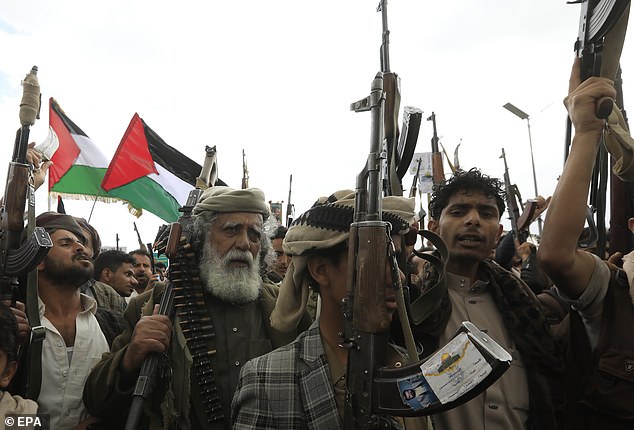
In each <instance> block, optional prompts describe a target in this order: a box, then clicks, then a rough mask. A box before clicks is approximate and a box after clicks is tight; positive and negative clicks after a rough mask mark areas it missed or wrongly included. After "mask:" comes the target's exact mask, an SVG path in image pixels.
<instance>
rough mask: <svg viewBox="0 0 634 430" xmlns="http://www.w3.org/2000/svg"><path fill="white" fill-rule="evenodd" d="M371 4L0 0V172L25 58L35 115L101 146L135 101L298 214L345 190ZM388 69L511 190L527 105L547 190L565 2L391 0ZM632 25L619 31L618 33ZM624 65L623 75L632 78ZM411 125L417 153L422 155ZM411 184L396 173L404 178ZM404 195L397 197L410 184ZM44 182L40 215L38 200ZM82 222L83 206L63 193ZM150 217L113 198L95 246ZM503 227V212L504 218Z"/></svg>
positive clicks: (97, 214) (354, 162) (44, 126)
mask: <svg viewBox="0 0 634 430" xmlns="http://www.w3.org/2000/svg"><path fill="white" fill-rule="evenodd" d="M377 4H378V1H376V0H344V1H339V2H322V1H312V2H308V1H297V0H294V1H291V0H279V1H275V0H273V1H262V0H243V1H217V0H211V1H191V0H190V1H187V0H182V1H180V2H173V1H170V2H167V1H161V0H158V1H157V0H154V1H139V0H137V1H125V2H124V1H120V0H111V1H108V2H91V1H85V0H84V1H79V0H78V1H71V0H56V1H34V0H3V1H2V3H1V4H0V139H1V140H2V141H3V142H5V148H6V150H4V151H2V153H1V154H0V178H3V177H5V176H6V173H5V172H6V168H5V167H3V166H7V165H8V162H9V159H10V155H11V149H10V148H12V146H13V141H14V136H15V130H16V129H17V128H18V126H19V120H18V112H19V102H20V98H21V94H22V88H21V86H20V81H21V80H22V79H23V78H24V75H25V74H26V73H27V72H28V71H29V70H30V68H31V66H33V65H37V66H38V67H39V74H38V76H39V81H40V86H41V90H42V99H43V100H44V101H45V104H44V106H43V108H42V115H41V119H40V120H39V121H38V122H36V124H35V125H34V126H33V127H32V128H31V138H32V140H34V141H36V142H41V141H42V140H43V139H44V138H45V137H46V134H47V130H48V98H49V97H54V98H56V99H57V101H58V102H59V103H60V105H61V107H62V108H63V109H64V110H65V112H66V114H67V115H68V116H69V117H70V118H71V119H72V120H73V121H74V122H75V123H76V124H77V125H78V126H79V127H80V128H82V129H83V131H84V132H85V133H86V134H88V136H90V138H91V139H92V140H93V142H95V143H96V144H98V145H99V146H101V148H102V149H103V152H104V153H105V154H106V155H107V156H108V157H111V156H112V154H114V151H115V149H116V147H117V145H118V144H119V142H120V139H121V137H122V135H123V133H124V131H125V129H126V127H127V125H128V123H129V121H130V119H131V118H132V116H133V115H134V113H135V112H138V114H139V115H140V116H141V117H142V118H143V119H144V120H145V121H146V123H147V124H148V125H149V126H150V127H152V129H154V131H156V132H157V133H158V134H159V135H160V136H161V137H162V138H163V139H164V140H165V141H166V142H167V143H168V144H169V145H171V146H173V147H175V148H177V149H178V150H179V151H181V152H183V153H184V154H186V155H188V156H189V157H190V158H192V159H193V160H195V161H196V162H198V163H201V162H202V159H203V157H204V148H205V145H210V146H213V145H215V146H216V147H217V151H218V167H219V175H220V178H221V179H223V180H224V181H225V182H227V183H228V184H229V185H230V186H233V187H236V188H239V187H240V184H241V177H242V150H243V149H244V150H245V152H246V156H247V164H248V169H249V174H250V185H251V186H253V187H259V188H261V189H262V190H264V192H265V194H266V197H267V200H272V201H284V207H286V201H287V199H288V185H289V175H291V174H292V175H293V189H292V202H293V203H294V204H295V208H296V213H297V214H300V213H301V212H303V211H304V210H306V209H307V208H308V207H310V205H311V204H312V202H313V201H315V200H316V198H317V197H319V196H321V195H328V194H331V193H332V192H334V191H335V190H338V189H342V188H354V184H355V178H356V175H357V173H358V172H359V171H360V170H361V168H362V167H363V165H364V163H365V160H366V157H367V154H368V151H369V148H370V146H369V133H370V114H369V113H354V112H350V111H349V105H350V103H351V102H353V101H356V100H359V99H361V98H364V97H365V96H367V95H368V94H369V91H370V84H371V81H372V79H373V77H374V75H375V74H376V72H377V71H378V70H379V67H380V63H379V46H380V42H381V15H380V13H377V12H376V6H377ZM388 9H389V27H390V30H391V38H390V42H391V44H390V54H391V57H390V60H391V66H392V67H391V68H392V70H393V71H395V72H396V73H398V74H399V76H400V78H401V90H402V101H401V110H402V107H403V106H408V105H409V106H415V107H417V108H419V109H422V110H423V111H424V114H423V115H424V119H425V118H427V116H429V115H430V114H431V112H432V111H434V112H435V113H436V117H437V126H438V133H439V135H440V137H441V143H443V145H444V146H445V147H446V149H447V151H448V152H449V153H450V154H453V150H454V148H455V147H456V145H458V143H459V142H460V141H462V145H461V147H460V163H461V166H462V167H463V168H470V167H473V166H478V167H480V168H482V169H483V170H484V171H485V172H486V173H488V174H490V175H492V176H498V177H500V178H501V177H502V174H503V171H504V170H503V167H504V166H503V163H502V160H500V159H499V156H500V154H501V149H502V148H503V147H504V148H505V150H506V154H507V159H508V164H509V169H510V176H511V179H512V181H513V182H515V183H516V184H517V185H518V187H519V189H520V191H521V193H522V196H523V197H524V199H526V198H530V197H533V195H534V186H533V176H532V169H531V162H530V147H529V141H528V130H527V123H526V121H522V120H520V119H519V118H517V117H515V116H513V115H512V114H511V113H509V112H508V111H506V110H505V109H503V108H502V105H504V104H505V103H507V102H511V103H513V104H514V105H516V106H517V107H519V108H520V109H522V110H523V111H525V112H526V113H528V114H529V115H530V124H531V132H532V142H533V153H534V157H535V163H536V171H537V178H538V184H537V185H538V191H539V193H540V194H542V195H550V194H552V192H553V191H554V188H555V185H556V180H557V177H558V176H559V174H560V172H561V169H562V166H563V153H564V132H565V119H566V113H565V110H564V108H563V104H562V99H563V97H564V96H565V94H566V93H567V87H568V77H569V72H570V67H571V64H572V59H573V56H574V52H573V45H574V41H575V39H576V37H577V28H578V24H579V10H580V6H579V5H567V4H566V2H565V1H564V0H531V1H528V0H477V1H476V0H463V1H459V2H448V1H446V2H432V1H423V0H391V1H390V2H389V4H388ZM632 37H634V36H631V35H630V37H629V38H628V39H630V40H631V39H632ZM628 39H626V42H625V47H624V53H623V56H622V61H621V65H622V69H623V86H624V94H625V105H626V108H627V105H628V102H629V101H630V100H632V98H631V97H630V96H629V94H631V93H632V91H628V90H629V88H631V86H630V83H631V82H632V81H633V80H634V75H631V74H630V71H631V70H634V58H633V55H632V54H631V48H630V45H631V43H630V42H629V41H628ZM630 76H633V77H632V78H630ZM431 136H432V127H431V123H430V122H428V121H425V120H423V124H422V126H421V131H420V136H419V140H418V146H417V149H416V151H417V152H425V151H430V138H431ZM411 182H412V177H411V176H406V177H405V179H404V185H405V187H406V189H407V190H408V189H409V187H410V185H411ZM407 190H406V192H407ZM46 197H47V196H46V187H42V189H41V190H39V191H38V193H37V211H38V212H41V211H44V210H46V209H47V199H46ZM66 208H67V211H68V212H69V213H71V214H73V215H77V216H83V217H88V216H89V214H90V211H91V208H92V203H91V202H86V201H79V202H71V201H69V200H66ZM133 221H136V223H137V226H138V227H139V231H140V233H141V235H142V238H143V241H144V242H149V241H152V240H153V239H154V236H155V234H156V231H157V228H158V226H159V225H160V224H163V222H162V221H161V220H160V219H158V218H157V217H155V216H153V215H152V214H149V213H145V214H144V215H142V216H141V218H139V219H136V218H134V217H133V216H132V215H129V214H128V212H127V209H126V208H125V207H124V206H123V205H121V204H110V205H106V204H101V203H98V204H97V205H96V207H95V211H94V214H93V216H92V219H91V223H92V224H93V225H94V226H95V227H96V228H97V229H98V230H99V232H100V233H101V236H102V242H103V243H104V244H106V245H114V244H115V234H117V233H118V234H119V237H120V239H121V241H120V245H121V246H125V247H127V248H128V249H132V248H136V247H137V246H138V245H137V239H136V235H135V233H134V229H133V226H132V222H133ZM506 222H507V221H506V220H505V223H506Z"/></svg>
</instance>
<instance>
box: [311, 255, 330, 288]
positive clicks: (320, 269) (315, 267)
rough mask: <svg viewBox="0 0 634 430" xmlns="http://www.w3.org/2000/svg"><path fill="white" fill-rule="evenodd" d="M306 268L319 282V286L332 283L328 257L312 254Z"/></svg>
mask: <svg viewBox="0 0 634 430" xmlns="http://www.w3.org/2000/svg"><path fill="white" fill-rule="evenodd" d="M306 270H308V273H309V274H310V276H311V277H312V278H313V279H314V280H315V282H317V283H318V284H319V288H320V289H321V288H323V287H325V286H328V285H330V276H329V274H328V265H327V264H326V259H325V258H324V257H322V256H320V255H311V256H310V257H308V261H307V262H306Z"/></svg>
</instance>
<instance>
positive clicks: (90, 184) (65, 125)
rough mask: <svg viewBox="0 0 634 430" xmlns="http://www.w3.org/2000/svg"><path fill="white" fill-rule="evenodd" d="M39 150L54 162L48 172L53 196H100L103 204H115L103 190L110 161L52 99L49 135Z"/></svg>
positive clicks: (73, 197)
mask: <svg viewBox="0 0 634 430" xmlns="http://www.w3.org/2000/svg"><path fill="white" fill-rule="evenodd" d="M37 149H38V150H39V151H40V152H41V153H42V154H44V156H45V157H46V158H48V159H50V160H51V161H52V162H53V165H52V166H51V167H50V168H49V169H48V189H49V192H50V193H51V194H53V195H58V196H59V195H63V196H64V197H67V198H71V199H83V198H86V196H97V198H98V199H100V200H102V201H112V199H111V198H109V197H108V196H107V195H106V192H105V191H104V190H103V189H102V188H101V181H102V180H103V176H104V174H105V173H106V168H107V167H108V159H107V158H106V156H105V155H104V154H103V153H102V152H101V150H100V149H99V148H98V147H97V146H96V145H95V144H94V143H93V142H92V141H91V140H90V138H89V137H88V135H86V133H84V132H83V131H82V130H81V129H80V128H79V127H78V126H77V124H75V123H74V122H73V121H71V119H70V118H68V117H67V116H66V114H65V113H64V111H62V109H61V108H60V107H59V104H58V103H57V101H55V99H54V98H52V97H51V98H50V100H49V134H48V137H47V138H46V140H45V141H44V142H43V143H42V144H40V145H38V147H37ZM93 198H94V197H90V199H93Z"/></svg>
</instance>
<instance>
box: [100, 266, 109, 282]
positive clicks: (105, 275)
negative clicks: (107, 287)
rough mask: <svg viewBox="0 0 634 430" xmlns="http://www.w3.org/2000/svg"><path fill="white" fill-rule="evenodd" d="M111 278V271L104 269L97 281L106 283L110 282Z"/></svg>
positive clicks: (107, 268)
mask: <svg viewBox="0 0 634 430" xmlns="http://www.w3.org/2000/svg"><path fill="white" fill-rule="evenodd" d="M111 277H112V270H110V268H109V267H105V268H104V269H103V270H102V271H101V274H100V275H99V278H98V279H99V280H100V281H101V282H108V281H110V278H111Z"/></svg>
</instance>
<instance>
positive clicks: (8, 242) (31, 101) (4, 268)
mask: <svg viewBox="0 0 634 430" xmlns="http://www.w3.org/2000/svg"><path fill="white" fill-rule="evenodd" d="M22 86H23V88H24V90H23V95H22V101H21V102H20V124H21V126H20V128H19V129H18V131H17V133H16V138H15V144H14V146H13V156H12V158H11V163H10V164H9V170H8V173H7V182H6V187H5V192H4V198H3V200H2V207H1V208H0V295H1V296H2V297H1V298H2V300H11V302H12V303H14V302H15V299H16V298H17V293H18V287H19V285H18V276H20V275H24V274H26V273H28V272H30V271H31V270H33V269H34V268H35V267H36V266H37V265H38V264H39V263H40V261H41V260H42V259H43V258H44V256H45V255H46V253H47V252H48V250H49V249H50V248H51V247H52V246H53V244H52V242H51V238H50V237H49V235H48V233H46V231H45V230H44V229H43V228H41V227H34V226H35V219H34V218H35V197H34V192H35V189H34V187H33V181H32V177H31V174H32V172H31V166H30V165H29V163H28V162H27V158H26V154H27V149H28V144H29V133H30V128H31V125H33V124H34V123H35V120H36V118H39V112H40V101H41V98H40V85H39V83H38V79H37V66H33V68H32V69H31V72H30V73H29V74H27V75H26V77H25V78H24V81H23V82H22ZM27 202H28V212H29V215H30V216H29V218H32V219H31V220H30V221H31V222H29V227H28V230H29V231H28V235H27V238H28V239H27V240H26V241H24V243H22V235H23V231H24V209H25V205H26V204H27ZM31 215H32V216H31ZM35 300H36V303H37V295H36V296H35Z"/></svg>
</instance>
